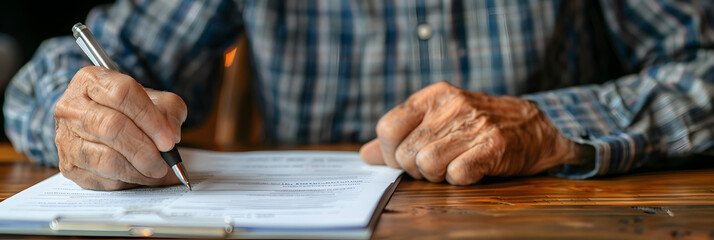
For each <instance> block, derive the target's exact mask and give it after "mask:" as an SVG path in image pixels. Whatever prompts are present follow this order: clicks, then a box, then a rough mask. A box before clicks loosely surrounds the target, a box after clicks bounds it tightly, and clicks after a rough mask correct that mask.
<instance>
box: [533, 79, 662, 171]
mask: <svg viewBox="0 0 714 240" xmlns="http://www.w3.org/2000/svg"><path fill="white" fill-rule="evenodd" d="M597 88H598V86H596V85H589V86H582V87H575V88H566V89H560V90H555V91H549V92H542V93H536V94H529V95H525V96H522V98H523V99H526V100H529V101H532V102H534V103H536V104H537V105H538V107H539V108H540V110H541V111H542V112H543V113H544V114H545V115H546V116H547V117H548V119H549V120H550V121H551V123H553V125H554V126H555V127H556V128H557V129H558V130H559V131H560V133H561V134H562V135H563V136H565V137H567V138H568V139H570V140H571V141H573V142H575V143H579V144H586V145H590V146H592V147H593V148H595V155H596V156H595V163H594V165H593V164H591V165H590V166H594V168H592V167H588V168H583V167H582V166H580V165H573V164H564V165H563V166H562V168H559V169H557V170H555V171H551V172H550V173H551V174H552V175H554V176H556V177H562V178H571V179H586V178H590V177H593V176H596V175H605V174H614V173H622V172H626V171H628V170H629V169H632V168H637V167H639V166H641V165H642V163H644V162H645V161H646V160H647V158H649V156H650V155H651V154H650V153H646V152H647V151H644V150H646V149H650V151H652V150H651V149H652V148H651V147H647V144H646V143H647V142H650V141H648V139H649V138H650V137H648V135H647V134H643V133H635V132H625V131H622V128H621V127H620V126H619V125H617V121H616V119H615V118H614V117H613V116H612V115H611V114H610V111H611V110H610V109H609V108H608V107H607V106H604V105H602V104H601V103H600V102H599V101H598V96H597ZM645 132H646V131H645Z"/></svg>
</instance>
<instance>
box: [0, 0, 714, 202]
mask: <svg viewBox="0 0 714 240" xmlns="http://www.w3.org/2000/svg"><path fill="white" fill-rule="evenodd" d="M711 13H712V11H711V2H709V1H706V2H699V1H695V2H686V3H685V2H675V1H671V2H670V1H646V0H641V1H610V0H602V1H578V0H574V1H555V0H553V1H549V0H543V1H529V0H523V1H501V0H479V1H448V0H445V1H439V0H417V1H384V0H374V1H332V0H325V1H320V0H312V1H251V0H246V1H227V0H226V1H195V2H194V1H118V2H117V3H116V4H114V5H113V6H111V7H100V8H97V9H95V10H93V11H92V12H91V13H90V15H89V18H88V20H87V22H88V24H87V25H88V26H89V27H90V29H91V30H92V31H93V32H94V34H95V35H96V36H97V38H98V39H99V41H100V42H101V43H102V44H103V45H104V47H105V48H106V49H107V51H108V52H109V54H110V55H111V56H112V58H113V60H114V61H115V62H117V64H118V65H119V67H120V68H121V72H114V71H109V70H106V69H103V68H98V67H87V66H89V65H90V63H89V62H88V61H87V59H86V57H84V56H83V54H82V52H81V51H80V49H79V48H78V47H77V46H76V45H75V43H74V41H73V39H71V38H68V37H63V38H56V39H52V40H49V41H47V42H46V43H44V44H43V45H42V46H41V47H40V49H39V50H38V51H37V54H36V56H35V57H34V58H33V59H32V61H31V62H29V63H28V64H27V65H26V66H25V67H24V68H23V69H22V70H21V71H20V72H19V73H18V74H17V75H16V76H15V78H14V80H13V81H12V83H11V85H10V86H9V88H8V90H7V93H6V97H7V100H6V104H5V106H4V111H5V117H6V129H7V132H8V135H9V136H10V138H11V139H12V141H13V144H14V146H15V147H16V149H18V150H21V151H22V152H24V153H25V154H27V155H28V156H29V157H30V158H31V159H33V160H34V161H36V162H39V163H45V164H53V165H58V166H59V168H60V170H61V171H62V173H63V174H64V175H65V176H67V177H68V178H70V179H72V180H74V181H75V182H77V183H78V184H79V185H80V186H82V187H85V188H91V189H122V188H127V187H131V186H136V185H162V184H173V183H177V179H176V177H175V176H173V174H169V172H168V171H167V166H166V164H165V163H164V162H163V161H162V160H161V157H160V155H159V151H166V150H169V149H171V148H172V147H173V146H174V144H176V143H178V142H179V141H180V132H181V126H182V124H184V123H186V124H187V125H191V124H195V123H197V122H200V121H201V120H202V119H203V117H204V116H205V115H206V109H209V105H210V104H212V103H211V100H212V99H213V97H212V96H211V95H212V94H213V93H212V92H211V87H210V86H212V85H213V84H214V81H215V77H214V74H213V73H214V72H215V71H214V66H215V63H216V62H215V60H217V59H218V57H217V56H220V54H221V53H222V52H223V50H224V49H225V48H226V47H227V46H228V45H229V44H230V43H232V42H234V41H235V39H236V37H237V36H239V35H241V34H243V35H245V36H247V38H248V39H249V42H250V46H251V51H252V54H251V55H252V63H253V67H254V72H255V74H254V79H253V80H254V81H255V85H256V87H255V91H257V96H258V99H257V100H258V102H259V104H260V109H261V111H260V114H261V115H262V119H263V121H264V123H263V124H264V126H265V130H264V137H265V140H266V142H267V143H273V144H285V143H289V144H317V143H337V142H367V143H366V144H365V145H364V146H363V147H362V150H361V156H362V157H363V159H364V160H365V161H366V162H368V163H372V164H386V165H389V166H391V167H395V168H402V169H404V170H405V171H406V172H407V173H409V175H411V176H412V177H414V178H423V179H427V180H429V181H433V182H440V181H444V180H445V181H447V182H449V183H452V184H460V185H462V184H472V183H475V182H478V181H479V180H480V179H481V178H482V177H483V176H512V175H532V174H536V173H539V172H543V171H545V170H549V171H550V172H551V173H552V174H554V175H556V176H561V177H569V178H588V177H592V176H595V175H602V174H609V173H622V172H626V171H628V170H631V169H634V168H637V167H640V166H641V165H643V164H644V163H646V162H648V161H655V160H658V159H665V160H666V159H667V158H668V157H674V156H685V155H691V154H695V153H701V152H704V151H707V150H708V149H709V148H710V147H711V146H712V143H713V142H714V141H712V131H713V129H714V128H712V123H714V114H712V111H714V110H713V109H712V107H713V106H712V100H713V95H712V94H714V84H713V82H714V74H712V73H713V71H712V70H713V69H714V68H713V67H714V56H712V53H713V52H712V51H711V50H709V49H708V48H710V47H711V46H712V43H713V42H712V40H714V31H712V30H714V28H712V23H714V16H712V15H711ZM68 29H69V27H68ZM70 80H71V81H70ZM504 95H510V96H514V97H509V96H504ZM383 114H384V115H383ZM375 129H376V131H375ZM372 139H374V140H372ZM370 140H372V141H370ZM368 141H369V142H368Z"/></svg>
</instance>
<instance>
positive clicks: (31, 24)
mask: <svg viewBox="0 0 714 240" xmlns="http://www.w3.org/2000/svg"><path fill="white" fill-rule="evenodd" d="M112 2H114V1H108V0H63V1H37V0H23V1H0V90H1V91H2V92H1V93H2V94H0V104H2V103H3V102H4V97H5V87H6V86H7V83H8V82H9V81H10V78H12V76H13V75H15V72H17V70H18V69H19V68H20V67H21V66H22V65H24V64H25V63H26V62H27V61H29V60H30V58H31V57H32V55H33V54H34V52H35V49H37V47H38V46H39V45H40V43H42V41H43V40H45V39H47V38H51V37H55V36H62V35H70V34H71V29H72V25H74V24H75V23H77V22H84V20H85V18H86V16H87V13H88V12H89V10H90V9H92V7H94V6H97V5H101V4H107V3H112ZM1 114H2V113H1V112H0V115H1ZM0 124H2V126H3V127H2V131H0V142H7V141H8V140H7V136H6V135H5V128H4V117H0Z"/></svg>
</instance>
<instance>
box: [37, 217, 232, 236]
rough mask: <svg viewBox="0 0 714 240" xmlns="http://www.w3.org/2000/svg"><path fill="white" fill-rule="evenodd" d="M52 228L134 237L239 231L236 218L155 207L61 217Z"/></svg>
mask: <svg viewBox="0 0 714 240" xmlns="http://www.w3.org/2000/svg"><path fill="white" fill-rule="evenodd" d="M50 229H52V230H54V231H59V232H66V233H71V234H77V235H94V236H104V235H106V236H117V235H123V236H132V237H201V238H225V237H227V236H228V235H230V234H231V233H233V232H234V231H235V229H234V227H233V220H232V219H231V217H229V216H226V217H223V218H222V219H220V218H196V217H192V216H167V215H165V214H163V213H161V212H159V211H154V210H124V211H122V212H119V213H117V214H104V215H94V216H61V215H59V216H57V217H55V218H54V219H53V220H52V221H51V222H50Z"/></svg>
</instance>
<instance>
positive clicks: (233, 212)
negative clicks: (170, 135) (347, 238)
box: [0, 149, 402, 229]
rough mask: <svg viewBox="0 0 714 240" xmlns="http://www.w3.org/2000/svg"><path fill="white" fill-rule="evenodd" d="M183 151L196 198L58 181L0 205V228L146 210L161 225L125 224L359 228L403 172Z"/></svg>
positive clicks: (311, 158) (289, 156) (340, 161)
mask: <svg viewBox="0 0 714 240" xmlns="http://www.w3.org/2000/svg"><path fill="white" fill-rule="evenodd" d="M180 152H181V156H182V158H183V159H184V164H185V165H186V168H187V170H188V172H189V177H190V178H191V181H192V185H194V188H193V191H188V190H187V189H186V188H185V187H184V186H182V185H176V186H171V187H161V188H148V187H144V188H136V189H130V190H123V191H91V190H84V189H81V188H80V187H79V186H77V185H76V184H74V183H73V182H72V181H70V180H68V179H66V178H64V177H63V176H62V175H61V174H58V175H56V176H53V177H50V178H48V179H46V180H45V181H43V182H41V183H38V184H37V185H35V186H33V187H31V188H28V189H26V190H25V191H23V192H21V193H19V194H17V195H15V196H13V197H11V198H9V199H7V200H5V201H3V202H0V213H2V214H0V221H2V220H15V221H16V220H31V221H50V220H52V219H54V218H55V217H57V216H68V217H82V216H102V215H106V216H112V215H116V214H118V213H121V212H125V211H139V212H141V211H149V212H157V213H160V214H161V215H163V216H165V218H156V217H150V216H145V215H141V214H139V215H134V216H125V218H126V219H122V221H128V222H131V221H140V222H144V223H154V222H156V223H158V222H162V221H167V219H183V220H187V219H188V220H193V221H199V219H204V220H205V219H217V221H220V219H223V218H225V217H230V218H231V219H232V223H233V225H234V226H235V227H237V228H274V229H282V228H286V229H325V228H364V227H366V226H367V224H368V223H369V221H370V219H371V217H372V213H373V212H374V210H375V208H376V207H377V204H378V203H379V200H380V198H381V197H382V195H383V193H384V192H385V190H386V189H387V188H388V187H389V186H390V184H392V183H393V182H394V181H395V179H397V178H398V176H399V175H400V174H401V173H402V171H400V170H396V169H392V168H389V167H385V166H370V165H367V164H364V163H363V162H362V161H361V160H360V158H359V155H358V154H357V153H354V152H319V151H289V152H282V151H281V152H248V153H218V152H210V151H200V150H191V149H182V150H181V151H180Z"/></svg>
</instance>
